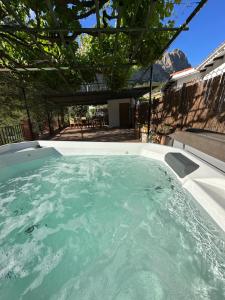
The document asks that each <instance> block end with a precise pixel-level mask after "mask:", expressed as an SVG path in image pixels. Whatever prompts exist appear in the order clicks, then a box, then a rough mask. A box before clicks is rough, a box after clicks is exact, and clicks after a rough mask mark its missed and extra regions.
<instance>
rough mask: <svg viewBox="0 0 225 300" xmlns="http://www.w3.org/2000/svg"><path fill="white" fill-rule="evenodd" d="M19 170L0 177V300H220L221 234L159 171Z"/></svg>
mask: <svg viewBox="0 0 225 300" xmlns="http://www.w3.org/2000/svg"><path fill="white" fill-rule="evenodd" d="M26 169H27V170H25V169H23V168H22V169H21V166H19V165H18V166H14V167H13V171H14V172H13V174H14V175H13V176H12V175H11V177H9V176H8V175H7V174H10V169H9V170H1V171H0V172H1V173H2V174H1V183H0V299H1V300H3V299H9V300H14V299H15V300H17V299H29V300H35V299H38V300H40V299H46V300H49V299H57V300H58V299H73V300H74V299H78V300H89V299H90V300H95V299H99V300H113V299H115V300H127V299H137V300H145V299H156V300H158V299H219V300H221V299H225V243H224V241H225V239H224V235H223V233H222V232H221V231H220V230H219V229H218V228H217V227H216V226H215V225H214V223H213V222H212V221H211V220H210V218H209V217H207V216H206V215H205V213H204V212H203V211H202V209H200V208H199V207H198V205H197V204H196V203H195V201H194V200H193V199H192V197H191V196H190V195H189V194H187V193H186V192H185V191H184V190H183V189H182V188H181V186H180V185H179V183H178V182H177V181H176V180H175V178H174V176H173V175H172V174H171V173H170V171H169V170H168V169H166V167H164V165H162V164H161V163H159V162H157V161H153V160H150V159H147V158H144V157H134V156H133V157H132V156H115V157H113V156H111V157H103V156H102V157H101V156H100V157H87V156H78V157H64V158H52V159H49V160H43V161H38V162H30V163H28V164H27V165H26ZM3 172H4V173H3ZM4 174H6V175H7V176H6V177H5V179H3V178H4ZM11 174H12V173H11Z"/></svg>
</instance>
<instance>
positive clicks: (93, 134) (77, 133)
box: [52, 127, 140, 143]
mask: <svg viewBox="0 0 225 300" xmlns="http://www.w3.org/2000/svg"><path fill="white" fill-rule="evenodd" d="M52 140H57V141H89V142H125V143H126V142H127V143H129V142H130V143H131V142H133V143H139V142H140V141H139V138H138V133H137V132H136V131H135V129H111V128H71V127H67V128H65V129H63V130H62V131H61V132H59V133H58V134H56V135H55V136H54V137H53V138H52Z"/></svg>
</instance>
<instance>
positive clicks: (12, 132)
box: [0, 125, 24, 145]
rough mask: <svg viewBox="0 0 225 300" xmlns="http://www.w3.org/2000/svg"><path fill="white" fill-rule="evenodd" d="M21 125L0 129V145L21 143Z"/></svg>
mask: <svg viewBox="0 0 225 300" xmlns="http://www.w3.org/2000/svg"><path fill="white" fill-rule="evenodd" d="M23 140H24V138H23V132H22V127H21V125H15V126H5V127H0V145H4V144H10V143H16V142H21V141H23Z"/></svg>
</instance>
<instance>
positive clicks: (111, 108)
mask: <svg viewBox="0 0 225 300" xmlns="http://www.w3.org/2000/svg"><path fill="white" fill-rule="evenodd" d="M120 103H130V104H131V107H133V106H134V103H135V101H134V99H130V98H127V99H116V100H108V116H109V127H110V128H113V127H120Z"/></svg>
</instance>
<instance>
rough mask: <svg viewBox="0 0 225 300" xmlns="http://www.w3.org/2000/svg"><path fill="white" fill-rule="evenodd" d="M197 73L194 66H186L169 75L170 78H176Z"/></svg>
mask: <svg viewBox="0 0 225 300" xmlns="http://www.w3.org/2000/svg"><path fill="white" fill-rule="evenodd" d="M195 73H198V70H196V69H195V68H187V69H184V70H181V71H178V72H174V73H172V74H171V75H170V76H171V77H170V78H171V80H177V79H179V78H183V77H186V76H189V75H191V74H195Z"/></svg>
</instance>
